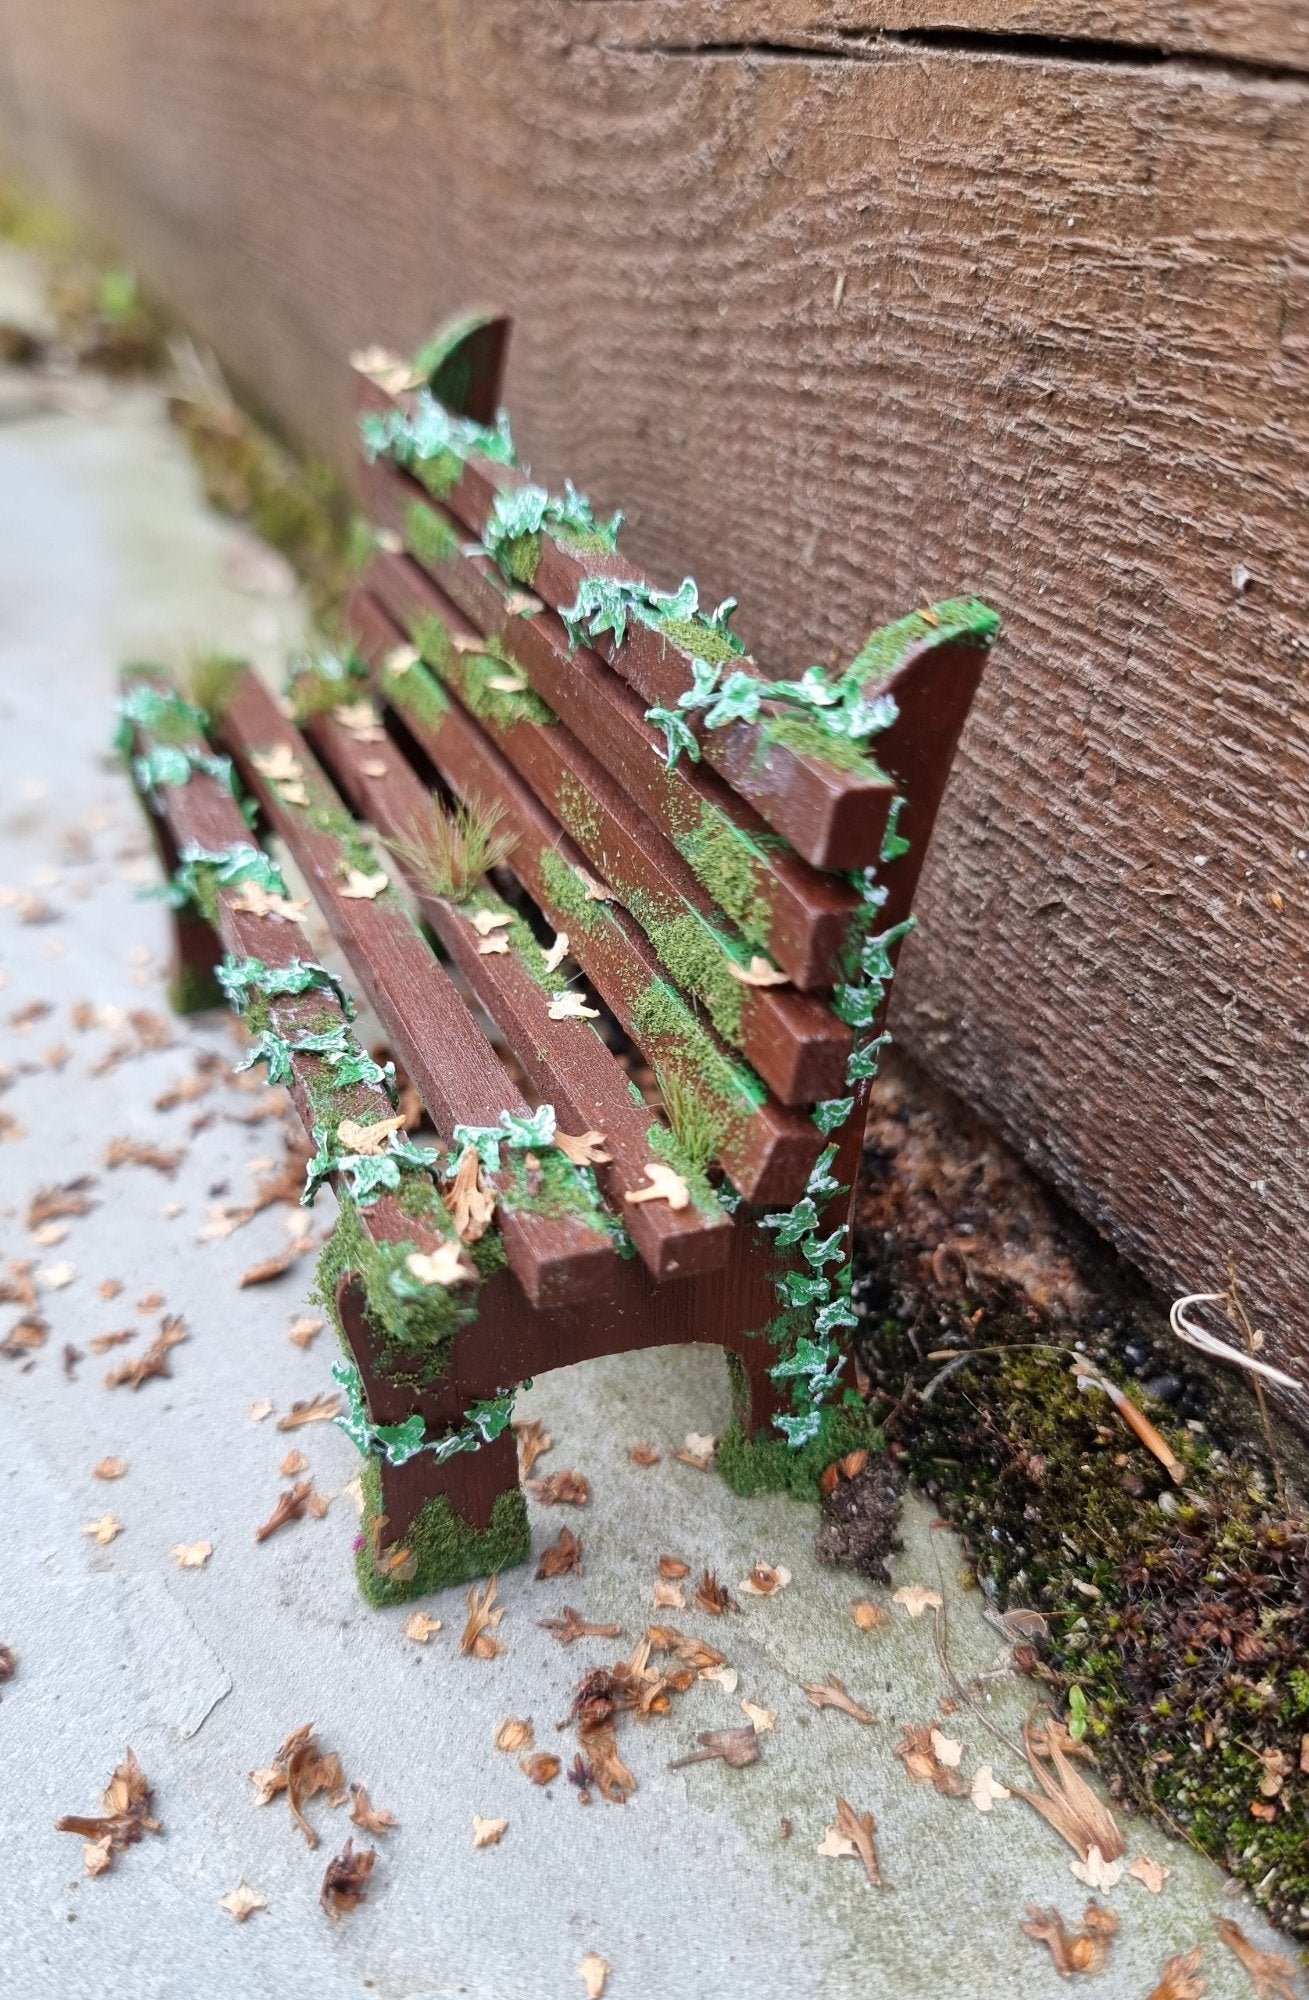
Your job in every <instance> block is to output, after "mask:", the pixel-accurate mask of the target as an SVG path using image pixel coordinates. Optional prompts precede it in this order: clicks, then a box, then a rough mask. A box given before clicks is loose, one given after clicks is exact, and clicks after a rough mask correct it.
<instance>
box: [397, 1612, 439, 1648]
mask: <svg viewBox="0 0 1309 2000" xmlns="http://www.w3.org/2000/svg"><path fill="white" fill-rule="evenodd" d="M440 1630H441V1620H440V1619H439V1618H429V1617H428V1615H427V1613H426V1612H425V1611H411V1612H410V1613H409V1616H408V1617H407V1618H406V1619H405V1622H404V1624H403V1625H402V1626H401V1627H400V1637H401V1638H402V1639H412V1640H413V1642H414V1644H415V1645H416V1646H425V1645H426V1644H427V1642H428V1640H429V1639H430V1638H431V1636H432V1634H433V1632H439V1631H440Z"/></svg>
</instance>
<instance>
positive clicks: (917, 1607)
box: [891, 1583, 942, 1618]
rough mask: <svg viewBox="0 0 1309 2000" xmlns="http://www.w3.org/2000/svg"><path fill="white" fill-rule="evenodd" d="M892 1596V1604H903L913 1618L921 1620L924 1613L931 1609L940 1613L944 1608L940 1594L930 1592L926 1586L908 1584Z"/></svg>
mask: <svg viewBox="0 0 1309 2000" xmlns="http://www.w3.org/2000/svg"><path fill="white" fill-rule="evenodd" d="M891 1595H892V1602H893V1603H894V1604H903V1606H904V1608H905V1610H906V1611H907V1612H908V1613H909V1616H910V1617H911V1618H921V1617H922V1615H923V1613H924V1611H927V1610H929V1609H931V1610H933V1611H939V1610H941V1608H942V1606H941V1598H940V1594H939V1593H938V1592H937V1591H935V1590H928V1589H927V1587H926V1585H925V1584H921V1583H906V1584H903V1585H902V1586H901V1588H900V1589H899V1590H896V1591H893V1592H892V1594H891Z"/></svg>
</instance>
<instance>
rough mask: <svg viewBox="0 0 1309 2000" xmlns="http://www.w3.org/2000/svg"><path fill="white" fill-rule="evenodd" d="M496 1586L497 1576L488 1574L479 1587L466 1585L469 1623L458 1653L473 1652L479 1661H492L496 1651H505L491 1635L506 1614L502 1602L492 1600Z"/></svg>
mask: <svg viewBox="0 0 1309 2000" xmlns="http://www.w3.org/2000/svg"><path fill="white" fill-rule="evenodd" d="M499 1587H500V1579H499V1578H498V1577H495V1576H493V1577H491V1578H490V1579H489V1581H488V1582H487V1583H486V1585H485V1587H484V1588H482V1589H479V1588H478V1586H477V1584H475V1583H474V1584H470V1585H469V1589H468V1622H467V1624H466V1625H465V1626H464V1630H463V1637H462V1638H461V1639H460V1641H459V1650H460V1652H461V1653H469V1654H472V1655H473V1656H474V1657H475V1658H476V1659H479V1660H493V1659H494V1658H495V1656H496V1654H497V1653H502V1652H503V1651H504V1647H503V1646H502V1645H501V1644H500V1641H499V1640H498V1639H497V1638H496V1637H495V1636H494V1633H495V1627H496V1626H497V1625H498V1624H499V1623H500V1621H501V1619H502V1618H503V1617H504V1615H505V1608H504V1606H503V1604H496V1602H495V1595H496V1591H497V1590H498V1589H499ZM493 1606H494V1609H493V1608H492V1607H493Z"/></svg>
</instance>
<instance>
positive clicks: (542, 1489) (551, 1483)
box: [526, 1471, 591, 1507]
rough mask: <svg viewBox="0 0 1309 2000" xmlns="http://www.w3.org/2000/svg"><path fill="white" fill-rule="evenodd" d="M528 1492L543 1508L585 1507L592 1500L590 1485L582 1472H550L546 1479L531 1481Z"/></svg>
mask: <svg viewBox="0 0 1309 2000" xmlns="http://www.w3.org/2000/svg"><path fill="white" fill-rule="evenodd" d="M526 1484H527V1490H528V1492H529V1493H530V1494H531V1495H532V1498H533V1499H534V1500H538V1501H539V1502H540V1503H541V1505H542V1506H543V1507H585V1505H586V1503H587V1501H588V1500H589V1499H590V1498H591V1487H590V1483H589V1482H588V1481H587V1480H586V1479H584V1478H583V1476H582V1474H581V1473H580V1472H572V1471H565V1472H550V1473H547V1474H546V1476H545V1478H544V1479H529V1480H528V1481H527V1482H526Z"/></svg>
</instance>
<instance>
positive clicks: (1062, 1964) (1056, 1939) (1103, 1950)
mask: <svg viewBox="0 0 1309 2000" xmlns="http://www.w3.org/2000/svg"><path fill="white" fill-rule="evenodd" d="M1018 1928H1019V1930H1020V1931H1022V1932H1023V1933H1024V1934H1025V1935H1026V1936H1027V1937H1029V1938H1032V1939H1033V1940H1034V1941H1035V1943H1037V1944H1043V1945H1044V1946H1045V1947H1046V1949H1047V1950H1048V1952H1049V1953H1050V1956H1051V1958H1052V1959H1053V1960H1054V1969H1055V1971H1056V1972H1057V1973H1058V1974H1059V1977H1060V1978H1061V1979H1068V1978H1070V1977H1071V1976H1072V1974H1073V1973H1075V1972H1099V1970H1100V1968H1101V1966H1102V1965H1103V1964H1104V1962H1105V1959H1106V1958H1107V1957H1108V1955H1109V1941H1110V1939H1111V1938H1112V1937H1113V1936H1114V1935H1115V1934H1116V1932H1117V1930H1118V1919H1117V1917H1116V1916H1115V1915H1114V1913H1113V1911H1112V1910H1106V1909H1105V1907H1104V1905H1103V1904H1102V1903H1096V1902H1091V1903H1088V1904H1087V1906H1086V1913H1085V1915H1084V1916H1083V1918H1082V1928H1081V1930H1078V1931H1070V1930H1069V1929H1068V1927H1067V1925H1066V1924H1065V1923H1064V1920H1063V1918H1062V1917H1061V1916H1060V1914H1059V1912H1058V1910H1042V1909H1038V1908H1037V1906H1036V1905H1035V1904H1034V1903H1029V1904H1028V1906H1027V1920H1026V1922H1025V1923H1021V1924H1019V1926H1018Z"/></svg>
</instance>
